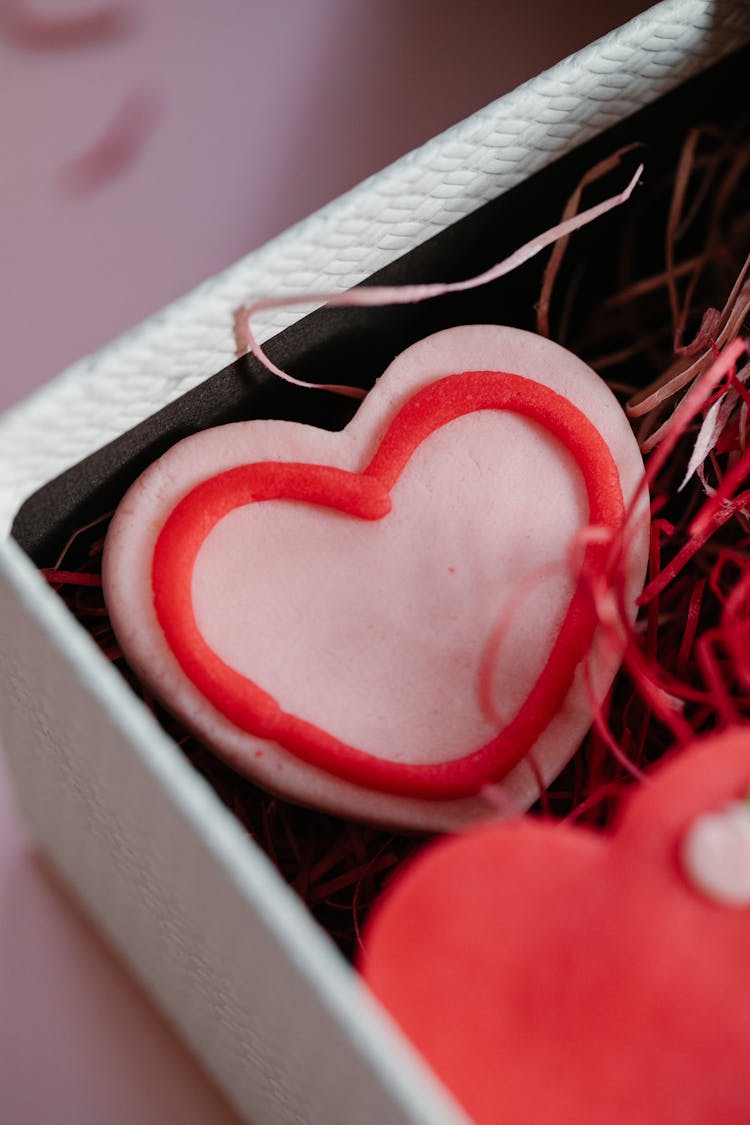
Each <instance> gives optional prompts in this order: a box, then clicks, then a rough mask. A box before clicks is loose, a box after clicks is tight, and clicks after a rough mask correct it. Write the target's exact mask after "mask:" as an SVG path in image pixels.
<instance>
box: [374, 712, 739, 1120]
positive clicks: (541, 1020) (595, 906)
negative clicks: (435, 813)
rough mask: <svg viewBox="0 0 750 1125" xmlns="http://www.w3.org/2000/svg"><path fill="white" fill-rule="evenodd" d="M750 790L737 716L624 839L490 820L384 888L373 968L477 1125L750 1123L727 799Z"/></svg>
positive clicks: (644, 790) (645, 794)
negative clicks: (719, 839)
mask: <svg viewBox="0 0 750 1125" xmlns="http://www.w3.org/2000/svg"><path fill="white" fill-rule="evenodd" d="M748 789H750V728H748V727H744V728H736V729H734V730H731V731H729V732H728V733H726V734H723V735H720V736H718V737H716V736H715V737H713V738H711V739H708V740H705V741H703V742H701V743H697V744H696V745H695V746H694V747H690V748H688V749H686V750H684V751H681V752H680V753H678V754H676V755H675V756H674V757H673V758H672V759H671V760H670V761H669V762H667V763H665V764H664V765H662V766H660V767H659V768H658V769H657V770H655V771H654V773H653V775H652V776H651V777H650V778H649V779H648V781H647V782H645V783H644V784H642V785H641V786H639V787H638V789H636V790H635V792H634V793H633V794H632V795H631V796H630V798H629V800H628V801H627V803H626V805H625V807H624V811H623V814H622V815H621V816H620V819H619V823H618V825H617V827H616V830H615V831H614V833H612V834H610V835H603V834H602V833H598V832H594V831H592V830H589V829H586V828H580V827H575V826H571V825H569V824H553V823H550V822H545V821H541V820H537V819H534V818H531V817H527V818H522V819H519V820H517V821H515V822H510V823H507V822H506V823H504V824H493V825H483V826H481V827H479V828H477V829H473V830H471V831H468V832H466V833H464V834H462V835H460V836H457V837H453V838H450V839H444V840H442V841H440V842H438V843H437V844H434V845H431V846H429V847H428V848H426V849H425V850H424V851H423V852H422V854H421V855H420V856H419V857H418V858H417V859H416V860H415V861H414V862H413V863H412V864H411V865H410V866H409V867H408V868H406V869H404V871H403V872H402V874H401V875H400V876H399V877H398V878H397V879H396V881H395V882H394V883H393V885H392V887H390V888H389V890H388V891H386V893H385V894H384V895H383V896H382V898H381V899H380V901H379V903H378V904H377V905H376V907H375V910H374V912H373V914H372V916H371V918H370V921H369V924H368V928H367V930H366V931H365V940H364V950H365V952H364V956H363V958H362V965H361V967H362V970H363V973H364V976H365V979H366V980H367V981H368V983H369V985H370V986H371V988H372V989H373V991H374V992H375V994H376V995H377V996H378V997H379V998H380V999H381V1000H382V1001H383V1003H384V1004H385V1005H386V1006H387V1007H388V1008H389V1010H390V1011H391V1013H392V1014H393V1015H394V1017H395V1018H396V1019H397V1021H398V1022H399V1023H400V1024H401V1026H402V1027H403V1029H404V1030H405V1031H406V1032H407V1034H408V1035H409V1036H410V1037H411V1038H412V1039H413V1040H414V1042H415V1043H416V1044H417V1046H418V1047H419V1048H420V1049H421V1050H422V1051H423V1053H424V1054H425V1056H426V1058H428V1059H429V1060H430V1062H431V1063H432V1064H433V1066H434V1067H435V1070H436V1072H437V1073H438V1074H439V1075H440V1076H441V1077H442V1079H443V1080H444V1081H445V1083H446V1085H447V1086H448V1087H449V1088H450V1089H451V1090H452V1091H453V1092H454V1093H455V1095H456V1096H457V1098H458V1099H459V1100H460V1101H461V1103H462V1104H463V1105H464V1106H465V1108H466V1109H467V1111H468V1112H469V1114H470V1115H471V1117H472V1119H473V1120H475V1121H476V1122H477V1125H495V1123H496V1122H506V1121H507V1122H513V1123H514V1125H521V1123H526V1122H528V1123H529V1125H537V1122H553V1121H560V1122H570V1123H575V1125H605V1123H606V1125H634V1123H636V1122H637V1123H638V1125H665V1123H671V1122H679V1123H680V1125H717V1123H718V1122H727V1123H729V1122H732V1123H733V1125H735V1123H737V1125H739V1123H740V1122H745V1121H748V1120H749V1119H750V1112H749V1111H748V1104H747V1059H748V1056H749V1055H750V983H748V972H747V969H748V957H749V953H748V950H749V949H750V895H748V893H747V887H748V885H749V884H748V870H749V869H750V834H748V833H747V832H746V829H745V826H744V824H743V827H742V829H741V833H740V837H741V838H740V840H739V842H738V840H737V835H738V833H737V826H736V824H732V823H731V821H733V820H735V818H736V816H737V815H738V814H737V812H736V806H735V805H734V804H732V805H731V806H730V812H729V814H728V812H727V801H732V802H737V801H740V800H741V799H742V798H746V796H747V793H748ZM744 803H745V809H746V811H744V812H743V814H742V815H743V816H744V818H745V819H746V818H748V817H750V808H748V807H747V802H744ZM707 816H710V818H711V824H710V828H711V831H710V833H709V834H708V835H707V833H706V831H705V829H706V820H707ZM728 816H729V820H728ZM719 831H720V832H721V834H722V835H724V836H727V835H728V836H729V837H730V838H731V840H732V843H731V846H730V847H726V846H724V847H722V848H720V849H717V848H716V846H715V845H716V839H715V837H716V834H717V832H719ZM717 864H718V867H717ZM707 873H708V876H709V877H708V881H707V879H706V875H707ZM728 888H729V890H730V894H729V895H727V889H728ZM738 891H739V894H737V893H736V892H738Z"/></svg>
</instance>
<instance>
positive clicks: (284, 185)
mask: <svg viewBox="0 0 750 1125" xmlns="http://www.w3.org/2000/svg"><path fill="white" fill-rule="evenodd" d="M98 2H99V3H106V0H98ZM95 4H97V0H57V2H56V0H28V2H26V0H0V95H1V96H0V141H1V142H2V153H3V158H2V164H1V165H0V166H1V167H2V175H0V204H1V207H0V215H1V216H2V218H0V245H1V246H2V274H1V275H0V284H1V286H2V290H1V293H0V296H1V297H2V300H1V301H0V325H1V326H2V339H3V347H4V360H3V364H2V367H0V409H3V408H5V407H8V406H11V405H12V404H13V403H14V402H16V401H18V400H19V399H21V398H22V397H24V396H26V395H27V394H29V393H30V392H32V391H34V390H35V389H36V388H38V387H40V386H41V385H42V384H44V383H45V382H47V381H48V380H49V379H51V378H53V377H54V376H55V375H56V374H57V373H59V372H60V371H61V370H62V369H63V368H64V367H65V366H66V365H67V364H69V363H70V362H72V361H73V360H75V359H77V358H79V357H80V356H82V355H85V354H86V353H88V352H90V351H92V350H94V349H95V348H98V347H100V346H101V345H102V344H104V343H106V342H107V340H109V339H110V338H111V337H112V336H114V335H116V334H118V333H119V332H122V331H123V330H125V329H127V328H128V327H130V326H131V325H133V324H135V323H137V322H138V321H139V320H140V319H141V318H143V317H144V316H146V315H148V314H149V313H151V312H153V311H155V310H156V309H158V308H159V307H160V306H161V305H163V304H165V303H166V302H167V301H169V300H171V299H172V298H174V297H176V296H178V295H180V294H181V293H182V292H184V291H185V290H187V289H189V288H190V287H192V286H194V285H196V284H197V283H198V282H200V281H201V280H203V278H205V277H206V276H208V275H210V274H211V273H214V272H216V271H217V270H220V269H222V268H223V267H224V266H226V265H228V264H229V263H231V262H232V261H233V260H234V259H236V258H238V257H239V256H241V255H242V254H245V253H247V252H248V251H250V250H252V249H254V248H255V247H257V246H259V245H260V244H262V243H263V242H265V241H266V240H267V239H269V238H271V237H273V235H275V234H277V233H279V232H280V231H282V230H283V229H284V228H285V227H287V226H288V225H289V224H290V223H292V222H294V221H296V220H297V219H300V218H302V217H304V216H305V215H306V214H308V213H309V212H310V211H312V210H314V209H315V208H317V207H319V206H320V205H321V204H323V203H325V202H327V201H328V200H329V199H331V198H333V197H334V196H336V195H338V194H340V193H341V192H342V191H344V190H346V189H347V188H349V187H351V186H352V185H353V184H355V183H357V182H358V181H359V180H361V179H362V178H363V177H365V176H367V175H369V174H370V173H371V172H374V171H377V170H378V169H379V168H381V167H383V166H384V165H385V164H387V163H389V162H390V161H391V160H393V159H395V158H396V157H398V156H400V155H401V154H402V153H404V152H406V151H408V150H409V149H411V148H413V147H414V146H415V145H418V144H420V143H421V142H423V141H425V140H426V139H427V138H428V137H430V136H432V135H433V134H435V133H437V132H439V131H441V130H442V129H444V128H446V127H447V126H449V125H451V124H453V123H454V122H456V121H458V120H460V119H461V118H462V117H465V116H466V115H468V114H469V113H471V112H472V111H473V110H475V109H478V108H479V107H480V106H481V105H483V104H485V103H486V102H488V101H491V100H492V99H494V98H496V97H499V96H500V95H501V94H503V93H505V92H506V91H508V90H510V89H512V88H513V87H514V86H516V85H518V84H519V83H520V82H522V81H524V80H526V79H527V78H529V77H531V76H532V75H534V74H536V73H538V72H539V71H540V70H542V69H544V68H545V67H548V66H550V65H552V64H553V63H554V62H556V61H557V60H559V59H560V58H562V57H563V56H565V55H567V54H569V53H570V52H572V51H574V50H577V49H578V48H580V47H582V46H584V45H585V44H586V43H587V42H589V41H590V40H591V39H594V38H596V37H597V36H599V35H602V34H604V33H605V32H607V31H609V30H610V29H611V28H613V27H615V26H617V25H618V24H620V23H622V22H624V21H625V20H627V19H629V18H630V17H631V16H633V15H634V14H636V13H637V12H639V11H642V10H643V9H645V8H647V7H648V6H649V5H648V4H647V3H639V2H636V0H609V2H608V3H607V4H606V5H604V4H602V3H601V2H600V0H599V2H596V0H580V3H578V4H577V5H575V6H570V5H563V4H559V3H557V2H556V0H535V2H533V3H526V4H509V3H508V4H502V3H498V2H497V0H473V2H470V3H467V4H464V5H460V6H459V5H458V4H456V3H454V2H453V0H379V2H378V3H373V2H368V0H279V2H277V3H274V2H272V0H141V2H140V3H139V4H138V3H133V4H132V5H130V4H125V5H123V7H122V8H121V9H119V11H120V13H121V16H122V18H121V19H118V20H117V21H115V26H114V28H112V26H111V25H107V26H109V30H110V32H111V34H108V35H97V34H96V28H97V26H98V25H97V24H96V22H94V23H93V25H90V30H91V27H92V26H93V33H92V34H90V35H89V36H88V39H89V41H88V42H87V43H81V42H79V41H78V40H79V39H80V38H81V36H77V35H73V34H68V32H69V31H72V25H70V24H67V25H65V24H63V23H61V26H60V27H58V29H57V31H55V28H54V27H53V26H52V24H51V22H50V21H64V20H66V19H69V18H73V19H81V18H84V19H85V18H86V17H91V16H92V15H95V14H96V13H97V12H100V11H101V10H102V9H101V8H100V7H99V6H98V4H97V6H95ZM29 17H32V20H33V21H36V22H35V23H34V22H32V23H30V22H29ZM79 30H82V28H81V27H80V26H79ZM105 30H106V27H105ZM0 720H1V717H0ZM0 1119H1V1120H2V1121H3V1123H6V1122H7V1123H8V1125H46V1123H47V1122H53V1121H54V1122H55V1123H56V1125H65V1123H67V1122H76V1123H77V1125H89V1123H93V1122H97V1123H100V1122H105V1121H106V1122H107V1123H108V1125H136V1123H137V1125H157V1123H158V1125H165V1123H168V1122H178V1121H179V1122H211V1123H215V1125H224V1123H227V1125H228V1123H229V1122H232V1121H234V1120H235V1118H234V1117H233V1115H232V1114H231V1113H230V1111H229V1110H228V1109H227V1108H226V1107H225V1106H224V1104H223V1103H222V1101H221V1099H220V1098H219V1096H218V1095H217V1094H216V1092H215V1091H214V1090H213V1089H212V1088H211V1087H210V1085H209V1084H208V1082H207V1081H206V1079H205V1078H204V1077H203V1076H202V1074H201V1072H200V1071H199V1070H198V1068H197V1067H196V1066H195V1064H194V1063H193V1062H192V1060H191V1059H190V1058H189V1057H188V1056H187V1055H186V1053H185V1052H184V1051H183V1050H182V1048H181V1047H179V1046H178V1044H177V1043H176V1041H175V1040H174V1039H173V1038H172V1036H171V1034H170V1033H169V1031H168V1030H167V1029H166V1028H165V1027H164V1026H163V1024H162V1023H161V1021H160V1020H159V1018H158V1017H157V1016H156V1014H155V1013H154V1011H153V1010H152V1008H151V1007H150V1005H149V1003H148V1001H147V1000H146V999H145V998H144V997H143V996H142V995H141V994H140V993H139V992H138V991H137V990H136V989H135V987H134V986H133V985H132V984H131V983H130V981H129V980H128V979H127V978H126V977H125V975H124V974H123V972H122V971H121V969H120V968H119V967H118V966H117V965H116V964H115V963H114V962H113V960H112V959H111V958H110V956H109V954H108V953H107V952H106V950H105V949H104V947H103V946H102V945H101V943H100V941H99V939H98V937H96V936H95V935H94V934H93V933H92V931H91V930H90V929H89V928H88V926H87V924H86V923H85V921H84V920H82V919H81V917H80V916H79V915H78V913H77V912H76V910H75V909H74V908H73V907H72V906H71V905H70V904H69V902H68V901H67V900H66V899H65V898H64V897H63V895H62V893H61V892H60V891H59V889H58V888H57V887H56V886H55V885H54V883H53V882H52V880H51V879H50V878H49V876H48V875H47V874H46V873H45V872H44V871H43V869H42V868H41V867H40V866H39V864H38V862H37V860H36V859H35V857H34V854H33V850H32V849H31V847H30V844H29V842H28V840H27V839H26V838H25V836H24V834H23V831H22V829H21V828H20V827H19V825H18V822H17V819H16V817H15V815H14V812H13V810H12V799H11V795H10V793H9V792H8V787H7V782H6V780H5V777H4V775H3V772H2V763H1V762H0Z"/></svg>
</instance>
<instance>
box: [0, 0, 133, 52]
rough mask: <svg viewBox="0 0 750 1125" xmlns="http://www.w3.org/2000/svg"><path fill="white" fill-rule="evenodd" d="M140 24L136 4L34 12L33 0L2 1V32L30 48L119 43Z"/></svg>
mask: <svg viewBox="0 0 750 1125" xmlns="http://www.w3.org/2000/svg"><path fill="white" fill-rule="evenodd" d="M136 23H137V13H136V10H135V8H134V7H133V5H132V4H126V3H119V4H118V3H115V4H106V5H103V6H102V7H100V8H96V9H95V10H93V11H87V12H75V11H69V12H68V13H67V14H63V15H50V14H48V13H42V12H36V11H34V7H33V2H29V0H1V2H0V35H2V38H4V39H5V40H6V41H7V42H8V43H12V44H13V46H14V47H22V48H24V49H25V50H30V51H66V50H78V49H80V48H82V47H92V46H99V45H100V44H103V43H111V42H116V41H117V40H120V39H122V38H124V37H125V36H126V35H129V34H130V33H131V32H132V31H133V29H134V27H135V26H136Z"/></svg>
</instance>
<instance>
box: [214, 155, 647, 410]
mask: <svg viewBox="0 0 750 1125" xmlns="http://www.w3.org/2000/svg"><path fill="white" fill-rule="evenodd" d="M642 172H643V165H642V164H639V165H638V168H637V170H636V172H635V174H634V175H633V177H632V179H631V180H630V183H629V184H628V186H627V187H626V188H625V190H624V191H621V192H619V193H618V194H617V195H614V196H611V197H610V198H609V199H605V200H604V201H603V202H602V203H597V204H596V205H595V206H593V207H589V208H588V209H587V210H586V211H582V212H581V213H580V214H579V215H574V216H573V217H572V218H570V219H566V220H565V221H564V222H561V223H558V224H557V225H556V226H554V227H552V228H551V229H550V230H548V231H546V232H545V233H544V234H540V235H537V237H536V238H532V239H531V241H530V242H527V243H525V244H524V245H523V246H521V247H520V248H519V249H518V250H516V251H515V252H514V253H513V254H511V255H510V257H508V258H505V259H503V261H501V262H497V263H496V264H495V265H494V266H491V267H490V269H488V270H485V271H484V272H483V273H480V274H477V275H476V276H475V277H470V278H466V279H465V280H463V281H452V282H433V283H431V284H422V285H372V286H370V285H368V286H363V287H359V288H356V289H349V290H347V291H346V292H344V293H339V292H331V291H325V292H322V291H321V292H316V293H302V294H295V295H294V296H291V297H265V298H261V299H260V300H257V301H253V302H252V304H250V305H246V306H243V307H242V308H239V309H238V310H237V311H236V313H235V322H234V323H235V339H236V341H237V345H238V352H239V354H240V355H242V354H244V352H245V351H250V352H252V354H253V355H254V356H255V357H256V359H258V360H259V361H260V362H261V363H262V364H263V366H264V367H266V368H267V369H268V370H269V371H271V372H272V373H273V374H274V375H277V376H278V377H279V378H280V379H284V381H285V382H287V383H293V384H294V385H295V386H297V387H307V388H309V389H311V390H324V391H332V392H333V393H335V394H340V395H344V396H346V397H349V398H364V396H365V391H363V390H361V388H359V387H351V386H346V385H341V384H336V383H309V382H306V381H305V380H303V379H296V378H294V376H292V375H289V374H288V372H286V371H283V370H282V369H281V368H280V367H278V366H277V365H276V364H275V363H274V362H273V361H272V360H271V359H269V357H268V356H267V355H266V353H265V351H264V350H263V348H262V347H261V345H260V344H259V343H258V341H257V339H256V338H255V336H254V334H253V330H252V325H251V321H252V318H253V317H254V316H255V314H256V313H259V312H265V311H269V310H271V309H282V308H288V307H289V306H291V305H299V304H308V303H310V304H316V305H322V304H327V305H328V306H329V307H331V308H336V307H339V308H341V307H347V308H377V307H381V306H383V305H409V304H417V303H418V302H420V301H427V300H431V299H432V298H433V297H443V296H445V295H446V294H448V293H465V292H467V291H468V290H470V289H477V288H479V286H481V285H488V284H489V283H490V282H491V281H496V280H497V279H498V278H500V277H504V276H505V275H506V274H509V273H511V272H512V271H513V270H514V269H517V268H518V267H519V266H521V265H523V264H524V262H528V261H529V260H530V259H531V258H533V257H535V256H536V255H537V254H539V253H540V252H541V251H542V250H544V249H545V248H546V247H547V246H551V245H552V244H553V243H555V242H557V241H558V239H561V238H565V237H567V236H568V235H570V234H572V233H573V232H574V231H576V230H580V228H581V227H583V226H586V225H587V224H588V223H591V222H594V220H595V219H598V218H600V216H602V215H605V214H606V213H607V212H608V211H611V210H613V209H614V208H615V207H619V206H620V205H621V204H622V203H625V202H626V201H627V200H628V199H630V196H631V195H632V193H633V191H634V190H635V186H636V184H637V183H638V181H639V179H640V177H641V173H642Z"/></svg>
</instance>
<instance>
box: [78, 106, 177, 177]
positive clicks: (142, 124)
mask: <svg viewBox="0 0 750 1125" xmlns="http://www.w3.org/2000/svg"><path fill="white" fill-rule="evenodd" d="M160 113H161V103H160V99H159V98H158V97H157V96H156V94H154V93H153V92H151V91H147V90H140V91H136V92H134V93H131V94H128V96H127V97H126V98H125V99H124V101H123V102H122V104H121V105H120V107H119V108H118V109H117V110H116V112H115V115H114V117H113V118H112V120H111V121H110V122H109V124H108V125H107V127H106V129H105V131H104V133H103V134H102V135H101V136H100V137H99V138H98V140H96V141H95V142H94V144H93V145H92V146H91V147H90V148H89V149H87V150H86V151H85V152H82V153H80V155H78V156H76V157H74V158H73V159H72V160H71V161H69V163H68V164H67V165H66V167H65V168H64V169H63V171H62V177H61V182H62V186H63V188H64V190H65V191H66V192H67V193H68V194H69V195H75V196H80V195H90V194H91V193H92V192H95V191H98V190H99V189H100V188H102V187H104V186H105V185H106V184H108V183H109V182H110V181H111V180H114V179H116V178H117V177H118V176H120V175H122V174H123V172H125V171H126V170H127V168H129V167H130V165H131V164H132V163H133V162H134V161H135V160H136V159H137V157H138V156H139V155H140V153H141V151H142V150H143V147H144V146H145V144H146V142H147V141H148V139H149V137H150V136H151V134H152V133H153V131H154V129H155V127H156V123H157V121H158V119H159V116H160Z"/></svg>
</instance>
